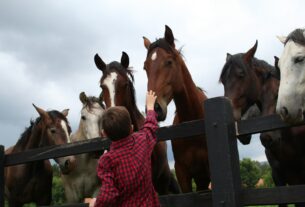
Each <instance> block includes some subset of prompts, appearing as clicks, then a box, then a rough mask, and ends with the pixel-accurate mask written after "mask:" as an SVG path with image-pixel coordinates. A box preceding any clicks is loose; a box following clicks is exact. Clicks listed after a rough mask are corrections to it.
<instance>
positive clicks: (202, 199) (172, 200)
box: [159, 192, 212, 207]
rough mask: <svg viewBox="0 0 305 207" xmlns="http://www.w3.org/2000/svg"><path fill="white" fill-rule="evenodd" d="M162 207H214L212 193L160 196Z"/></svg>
mask: <svg viewBox="0 0 305 207" xmlns="http://www.w3.org/2000/svg"><path fill="white" fill-rule="evenodd" d="M159 200H160V203H161V206H162V207H186V206H192V207H202V206H205V207H212V195H211V192H205V193H185V194H177V195H167V196H159Z"/></svg>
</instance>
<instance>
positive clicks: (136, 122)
mask: <svg viewBox="0 0 305 207" xmlns="http://www.w3.org/2000/svg"><path fill="white" fill-rule="evenodd" d="M124 106H125V107H126V109H127V110H128V112H129V114H130V118H131V122H132V124H133V127H134V131H138V130H139V129H140V128H141V127H142V126H143V123H144V117H143V115H142V114H141V112H140V110H139V109H138V107H137V105H136V104H131V103H129V104H125V105H124Z"/></svg>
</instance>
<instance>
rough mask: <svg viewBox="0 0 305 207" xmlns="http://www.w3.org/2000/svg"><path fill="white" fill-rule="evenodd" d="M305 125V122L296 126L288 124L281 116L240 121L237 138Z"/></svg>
mask: <svg viewBox="0 0 305 207" xmlns="http://www.w3.org/2000/svg"><path fill="white" fill-rule="evenodd" d="M304 124H305V122H302V123H299V124H295V125H290V124H287V123H286V122H284V121H283V120H282V119H281V117H280V116H279V115H277V114H275V115H270V116H264V117H257V118H253V119H248V120H242V121H238V122H237V127H236V128H237V129H236V134H237V136H241V135H247V134H255V133H261V132H265V131H271V130H276V129H281V128H288V127H292V126H300V125H304Z"/></svg>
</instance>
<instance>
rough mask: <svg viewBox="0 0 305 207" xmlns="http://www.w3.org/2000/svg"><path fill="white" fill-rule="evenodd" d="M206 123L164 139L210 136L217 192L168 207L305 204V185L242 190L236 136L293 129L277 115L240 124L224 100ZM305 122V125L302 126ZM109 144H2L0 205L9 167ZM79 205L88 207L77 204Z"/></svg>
mask: <svg viewBox="0 0 305 207" xmlns="http://www.w3.org/2000/svg"><path fill="white" fill-rule="evenodd" d="M204 107H205V113H206V114H205V120H195V121H191V122H185V123H182V124H179V125H176V126H168V127H161V128H159V130H158V131H157V137H158V140H159V141H164V140H173V139H181V138H183V137H186V136H194V135H200V134H204V133H205V134H206V137H207V144H208V152H209V163H210V171H211V179H212V183H213V191H212V192H211V191H206V192H199V193H188V194H180V195H168V196H160V202H161V204H162V206H164V207H174V206H175V207H180V206H181V207H182V206H195V207H196V206H198V207H199V206H214V207H216V206H232V207H233V206H234V207H238V206H244V205H263V204H282V203H299V202H305V186H303V185H300V186H287V187H276V188H271V189H242V188H241V180H240V172H239V157H238V149H237V139H236V137H237V136H242V135H248V134H253V133H259V132H265V131H269V130H275V129H281V128H287V127H291V126H290V125H288V124H286V123H285V122H283V121H282V120H281V119H280V117H279V116H278V115H272V116H267V117H260V118H255V119H251V120H243V121H238V122H235V121H234V119H233V115H232V114H233V113H232V108H231V105H230V102H229V101H228V100H227V99H226V98H224V97H217V98H212V99H208V100H207V101H206V102H205V105H204ZM301 124H305V123H301ZM109 145H110V141H109V140H108V139H104V140H102V139H101V138H95V139H92V140H88V141H82V142H77V143H71V144H66V145H61V146H51V147H44V148H39V149H33V150H29V151H26V152H22V153H16V154H11V155H4V147H3V146H0V206H1V207H2V206H4V167H6V166H11V165H17V164H21V163H26V162H32V161H36V160H45V159H51V158H57V157H63V156H68V155H73V154H81V153H87V152H93V151H101V150H104V149H108V147H109ZM64 206H65V207H68V206H76V204H75V205H64ZM77 206H79V207H83V206H87V205H86V204H77Z"/></svg>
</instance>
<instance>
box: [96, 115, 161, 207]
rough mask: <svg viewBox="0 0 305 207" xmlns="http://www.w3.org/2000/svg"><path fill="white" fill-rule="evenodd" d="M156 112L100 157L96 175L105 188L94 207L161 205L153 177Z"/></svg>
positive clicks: (156, 126)
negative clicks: (152, 154)
mask: <svg viewBox="0 0 305 207" xmlns="http://www.w3.org/2000/svg"><path fill="white" fill-rule="evenodd" d="M156 116H157V114H156V113H155V112H154V111H148V112H147V117H146V120H145V123H144V125H143V128H142V129H140V130H139V131H138V132H135V133H133V134H131V135H129V136H128V137H126V138H123V139H121V140H118V141H115V142H112V144H111V146H110V150H109V152H107V153H105V154H104V155H102V156H101V158H100V160H99V164H98V169H97V174H98V177H99V178H100V180H101V183H102V187H101V188H100V191H99V194H98V196H97V198H96V203H95V207H106V206H113V207H119V206H122V207H123V206H126V207H132V206H149V207H155V206H157V207H159V206H160V203H159V199H158V195H157V193H156V191H155V189H154V186H153V183H152V176H151V172H152V170H151V153H152V151H153V148H154V146H155V144H156V142H157V140H156V135H155V132H156V130H157V128H158V122H157V119H156Z"/></svg>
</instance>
